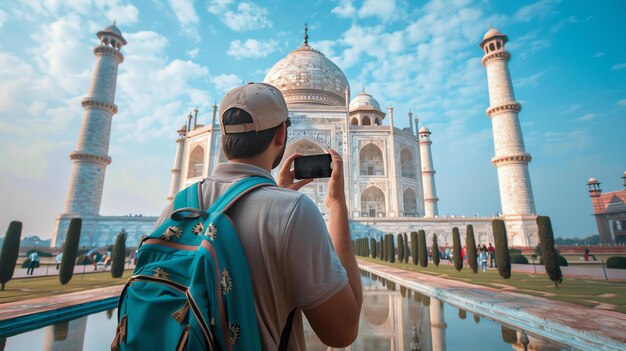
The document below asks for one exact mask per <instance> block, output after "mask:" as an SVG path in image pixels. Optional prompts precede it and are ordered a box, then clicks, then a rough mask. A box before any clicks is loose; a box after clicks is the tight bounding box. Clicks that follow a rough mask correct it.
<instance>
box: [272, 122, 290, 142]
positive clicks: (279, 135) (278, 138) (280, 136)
mask: <svg viewBox="0 0 626 351" xmlns="http://www.w3.org/2000/svg"><path fill="white" fill-rule="evenodd" d="M286 142H287V124H286V123H283V124H281V125H280V126H279V127H278V129H276V135H274V143H275V144H276V146H280V147H282V146H283V145H285V143H286Z"/></svg>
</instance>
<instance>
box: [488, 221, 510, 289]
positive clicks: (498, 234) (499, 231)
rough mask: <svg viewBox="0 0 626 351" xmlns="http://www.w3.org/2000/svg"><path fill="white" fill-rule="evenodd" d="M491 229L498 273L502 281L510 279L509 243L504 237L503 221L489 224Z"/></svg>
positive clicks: (504, 227)
mask: <svg viewBox="0 0 626 351" xmlns="http://www.w3.org/2000/svg"><path fill="white" fill-rule="evenodd" d="M491 226H492V228H493V239H494V243H495V245H496V264H497V265H498V273H500V276H501V277H502V278H504V279H509V278H511V258H510V255H509V243H508V239H507V237H506V226H505V225H504V221H503V220H501V219H496V220H494V221H493V222H491Z"/></svg>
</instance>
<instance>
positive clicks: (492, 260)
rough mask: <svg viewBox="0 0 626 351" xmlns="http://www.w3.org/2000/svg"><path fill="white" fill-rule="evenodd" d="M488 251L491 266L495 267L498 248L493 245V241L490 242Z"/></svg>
mask: <svg viewBox="0 0 626 351" xmlns="http://www.w3.org/2000/svg"><path fill="white" fill-rule="evenodd" d="M487 251H489V267H491V268H493V266H495V263H496V249H495V248H494V247H493V246H491V243H489V247H488V248H487Z"/></svg>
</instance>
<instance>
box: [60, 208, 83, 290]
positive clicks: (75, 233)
mask: <svg viewBox="0 0 626 351" xmlns="http://www.w3.org/2000/svg"><path fill="white" fill-rule="evenodd" d="M82 225H83V220H82V219H80V218H72V219H71V220H70V225H69V227H68V228H67V235H66V236H65V244H64V245H63V257H62V258H61V266H60V267H59V281H60V282H61V284H62V285H65V284H67V283H69V281H70V280H72V275H74V265H75V264H76V252H77V251H78V244H79V243H80V230H81V227H82Z"/></svg>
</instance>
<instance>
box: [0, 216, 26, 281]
mask: <svg viewBox="0 0 626 351" xmlns="http://www.w3.org/2000/svg"><path fill="white" fill-rule="evenodd" d="M21 236H22V222H18V221H12V222H11V223H9V228H8V229H7V234H6V236H5V237H4V241H3V242H2V251H1V253H0V284H1V285H2V287H1V288H0V290H4V285H5V284H6V283H8V282H9V280H11V278H13V273H14V272H15V264H16V263H17V256H18V255H19V252H20V237H21Z"/></svg>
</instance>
